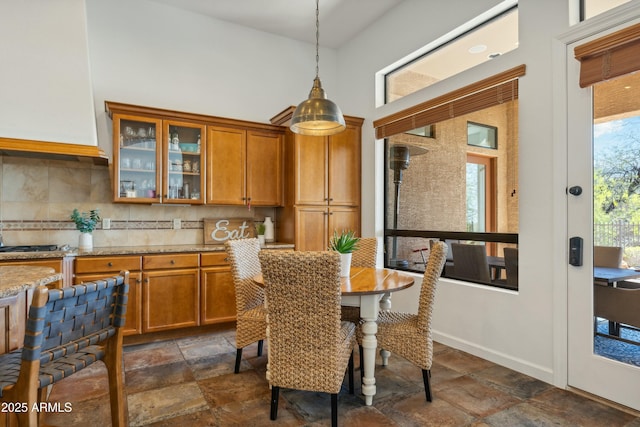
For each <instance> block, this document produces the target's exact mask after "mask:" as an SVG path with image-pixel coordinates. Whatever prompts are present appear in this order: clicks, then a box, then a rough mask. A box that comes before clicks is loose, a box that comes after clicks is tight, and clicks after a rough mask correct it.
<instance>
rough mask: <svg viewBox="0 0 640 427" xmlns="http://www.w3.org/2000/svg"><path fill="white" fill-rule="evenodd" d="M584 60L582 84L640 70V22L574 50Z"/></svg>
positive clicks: (581, 65) (581, 69)
mask: <svg viewBox="0 0 640 427" xmlns="http://www.w3.org/2000/svg"><path fill="white" fill-rule="evenodd" d="M574 54H575V57H576V59H577V60H578V61H580V87H583V88H584V87H588V86H591V85H593V84H595V83H599V82H603V81H605V80H609V79H612V78H614V77H619V76H623V75H625V74H629V73H633V72H634V71H638V70H640V24H636V25H632V26H630V27H627V28H624V29H622V30H620V31H616V32H615V33H612V34H609V35H606V36H604V37H600V38H599V39H596V40H592V41H590V42H588V43H585V44H582V45H580V46H577V47H576V48H575V49H574Z"/></svg>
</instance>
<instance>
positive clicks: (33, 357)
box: [0, 271, 129, 427]
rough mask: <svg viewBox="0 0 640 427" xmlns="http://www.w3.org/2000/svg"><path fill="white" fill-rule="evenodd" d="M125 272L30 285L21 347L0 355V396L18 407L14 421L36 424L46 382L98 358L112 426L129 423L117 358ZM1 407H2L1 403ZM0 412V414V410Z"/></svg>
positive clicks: (119, 358)
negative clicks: (106, 386) (82, 280)
mask: <svg viewBox="0 0 640 427" xmlns="http://www.w3.org/2000/svg"><path fill="white" fill-rule="evenodd" d="M128 292H129V272H128V271H124V272H121V273H120V275H118V276H115V277H109V278H106V279H104V280H96V281H94V282H89V283H83V284H79V285H74V286H70V287H66V288H63V289H48V288H47V287H46V286H39V287H37V288H36V289H35V290H34V293H33V299H32V302H31V306H30V307H29V313H28V316H27V322H26V325H25V335H24V345H23V347H22V348H21V349H18V350H14V351H12V352H10V353H6V354H3V355H0V400H1V401H2V402H14V403H16V404H17V405H22V406H20V407H19V408H20V410H19V411H15V412H16V413H15V415H16V417H17V420H18V425H19V426H29V427H31V426H37V425H39V423H38V414H39V411H37V410H33V408H35V407H36V405H37V403H38V402H45V401H46V391H47V387H48V386H49V385H51V384H54V383H56V382H58V381H60V380H62V379H64V378H67V377H69V376H70V375H73V374H74V373H76V372H78V371H80V370H82V369H84V368H86V367H87V366H89V365H91V364H93V363H94V362H96V361H98V360H101V361H103V362H104V364H105V365H106V367H107V373H108V380H109V398H110V404H111V425H113V426H126V425H127V424H128V413H127V400H126V397H125V392H124V372H123V363H122V329H123V327H124V324H125V314H126V309H127V298H128ZM3 407H4V406H3ZM3 415H4V414H3Z"/></svg>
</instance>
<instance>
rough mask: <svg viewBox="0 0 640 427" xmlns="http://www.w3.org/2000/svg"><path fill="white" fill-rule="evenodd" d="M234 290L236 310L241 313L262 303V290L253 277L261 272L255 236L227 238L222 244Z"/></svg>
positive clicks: (258, 245)
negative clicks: (229, 266)
mask: <svg viewBox="0 0 640 427" xmlns="http://www.w3.org/2000/svg"><path fill="white" fill-rule="evenodd" d="M224 246H225V250H226V251H227V255H229V263H230V264H231V274H232V275H233V283H234V286H235V290H236V311H237V312H238V313H239V314H241V313H244V312H245V311H247V310H250V309H252V308H254V307H257V306H259V305H262V304H263V303H264V291H263V290H262V289H261V288H260V287H259V286H258V285H256V284H255V282H254V281H253V277H254V276H255V275H256V274H259V273H260V272H261V268H260V260H259V259H258V254H259V253H260V242H259V241H258V239H256V238H251V239H237V240H227V241H226V242H225V244H224Z"/></svg>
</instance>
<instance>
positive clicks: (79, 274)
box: [73, 256, 142, 335]
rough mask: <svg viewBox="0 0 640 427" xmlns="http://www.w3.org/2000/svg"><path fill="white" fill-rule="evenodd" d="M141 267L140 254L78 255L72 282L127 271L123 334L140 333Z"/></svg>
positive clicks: (102, 277) (86, 280)
mask: <svg viewBox="0 0 640 427" xmlns="http://www.w3.org/2000/svg"><path fill="white" fill-rule="evenodd" d="M141 267H142V257H141V256H108V257H78V258H76V260H75V266H74V278H73V283H74V284H78V283H83V282H93V281H95V280H99V279H104V278H105V277H109V276H116V275H117V274H118V273H119V272H120V271H123V270H127V271H129V298H128V301H127V314H126V322H125V326H124V331H123V334H124V335H138V334H141V333H142V272H141V271H140V269H141Z"/></svg>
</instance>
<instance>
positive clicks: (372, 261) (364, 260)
mask: <svg viewBox="0 0 640 427" xmlns="http://www.w3.org/2000/svg"><path fill="white" fill-rule="evenodd" d="M377 255H378V239H377V238H376V237H363V238H361V239H360V241H359V242H358V249H356V250H355V251H353V255H351V266H352V267H371V268H375V266H376V259H377Z"/></svg>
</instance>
